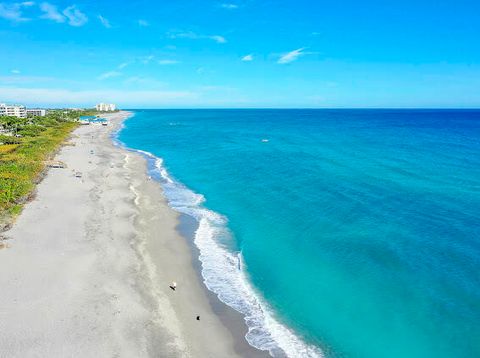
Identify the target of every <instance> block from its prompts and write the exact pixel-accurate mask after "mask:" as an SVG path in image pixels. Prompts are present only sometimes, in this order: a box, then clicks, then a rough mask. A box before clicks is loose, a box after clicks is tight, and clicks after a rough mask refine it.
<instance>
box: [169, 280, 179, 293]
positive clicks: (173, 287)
mask: <svg viewBox="0 0 480 358" xmlns="http://www.w3.org/2000/svg"><path fill="white" fill-rule="evenodd" d="M170 288H171V289H172V290H173V291H175V290H176V289H177V283H176V282H175V281H173V282H172V284H171V285H170Z"/></svg>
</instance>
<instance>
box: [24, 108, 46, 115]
mask: <svg viewBox="0 0 480 358" xmlns="http://www.w3.org/2000/svg"><path fill="white" fill-rule="evenodd" d="M46 114H47V111H46V110H45V109H38V108H29V109H27V116H29V117H30V116H31V117H45V115H46Z"/></svg>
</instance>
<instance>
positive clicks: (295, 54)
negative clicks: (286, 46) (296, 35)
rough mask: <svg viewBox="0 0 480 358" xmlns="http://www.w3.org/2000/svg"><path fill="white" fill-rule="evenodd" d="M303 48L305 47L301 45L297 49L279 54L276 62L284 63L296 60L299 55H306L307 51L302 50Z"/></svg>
mask: <svg viewBox="0 0 480 358" xmlns="http://www.w3.org/2000/svg"><path fill="white" fill-rule="evenodd" d="M304 50H305V48H303V47H302V48H299V49H297V50H293V51H290V52H288V53H286V54H284V55H282V56H280V58H279V60H278V63H280V64H286V63H290V62H293V61H296V60H298V58H299V57H300V56H304V55H307V53H306V52H304Z"/></svg>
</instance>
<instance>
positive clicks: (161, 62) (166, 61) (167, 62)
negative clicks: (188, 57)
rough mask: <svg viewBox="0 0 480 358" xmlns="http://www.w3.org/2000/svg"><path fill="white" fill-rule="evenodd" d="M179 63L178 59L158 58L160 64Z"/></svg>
mask: <svg viewBox="0 0 480 358" xmlns="http://www.w3.org/2000/svg"><path fill="white" fill-rule="evenodd" d="M177 63H179V61H177V60H158V64H159V65H175V64H177Z"/></svg>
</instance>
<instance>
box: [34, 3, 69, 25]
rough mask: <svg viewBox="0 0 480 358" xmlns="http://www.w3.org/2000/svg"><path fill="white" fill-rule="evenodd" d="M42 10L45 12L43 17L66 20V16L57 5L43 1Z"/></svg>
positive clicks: (60, 20) (57, 20)
mask: <svg viewBox="0 0 480 358" xmlns="http://www.w3.org/2000/svg"><path fill="white" fill-rule="evenodd" d="M40 10H41V11H43V12H44V14H43V15H42V16H40V18H41V19H47V20H53V21H56V22H65V16H63V15H62V14H61V13H60V12H59V11H58V9H57V7H56V6H55V5H52V4H50V3H48V2H42V3H41V4H40Z"/></svg>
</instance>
